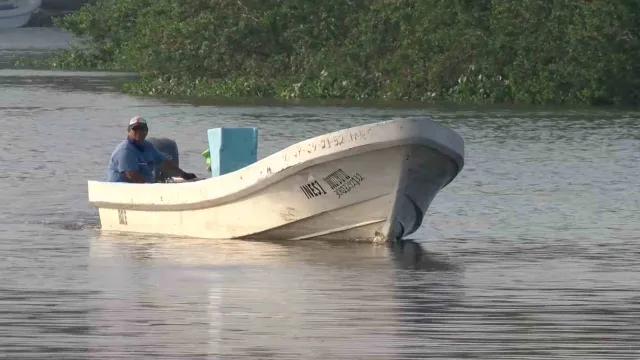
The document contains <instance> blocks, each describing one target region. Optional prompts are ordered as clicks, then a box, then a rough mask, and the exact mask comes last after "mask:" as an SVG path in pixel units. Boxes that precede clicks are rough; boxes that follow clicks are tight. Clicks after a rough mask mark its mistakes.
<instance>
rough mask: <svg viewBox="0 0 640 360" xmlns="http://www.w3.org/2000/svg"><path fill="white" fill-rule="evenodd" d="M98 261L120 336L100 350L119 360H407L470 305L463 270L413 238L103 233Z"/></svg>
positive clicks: (107, 307) (104, 316) (98, 279)
mask: <svg viewBox="0 0 640 360" xmlns="http://www.w3.org/2000/svg"><path fill="white" fill-rule="evenodd" d="M89 263H90V274H91V275H90V276H91V280H92V281H93V282H94V283H96V284H100V286H101V288H102V289H103V290H104V291H105V293H106V294H108V295H109V296H106V297H103V298H101V299H100V300H99V301H100V302H101V303H99V304H94V305H95V306H94V308H96V309H99V310H97V311H95V312H93V315H92V316H93V322H96V323H97V324H95V325H94V326H97V327H99V328H101V329H104V332H106V333H107V334H109V335H111V336H103V337H98V338H96V339H102V340H101V341H99V340H95V341H93V342H92V345H91V348H92V349H94V351H97V353H102V354H104V351H106V349H109V350H108V351H110V352H112V353H111V355H113V356H116V355H118V356H120V355H122V354H124V353H125V352H127V351H129V350H130V349H131V348H130V346H134V345H135V346H136V347H137V348H138V349H140V348H143V349H149V352H153V353H156V354H157V353H161V354H163V355H165V356H168V355H171V356H184V355H185V352H188V354H191V355H194V356H195V355H196V354H198V355H199V356H205V354H206V356H209V358H212V359H213V358H219V357H224V356H225V355H233V356H234V357H240V358H243V357H255V356H257V357H259V358H265V357H278V358H288V357H295V358H304V359H314V358H327V357H330V358H342V357H345V356H347V357H352V356H357V357H360V356H366V357H367V358H379V359H390V358H399V357H405V356H408V355H409V354H414V353H416V352H417V353H424V352H425V351H428V346H429V344H428V341H426V342H425V339H424V338H423V335H424V334H423V333H422V332H421V331H417V330H416V329H419V328H421V327H423V326H425V325H426V326H428V323H429V319H430V318H431V317H432V315H433V314H434V312H437V313H438V315H436V317H438V318H442V313H443V312H446V311H448V310H447V309H449V308H450V307H451V306H452V305H454V304H455V303H456V302H457V301H458V299H457V298H458V297H459V296H460V294H459V291H458V288H459V287H458V286H457V281H458V275H459V274H458V271H459V270H458V269H457V267H455V266H453V265H451V264H450V263H449V262H446V261H443V260H439V259H438V258H437V256H435V255H433V254H428V253H426V252H425V251H424V250H423V249H422V247H421V246H420V245H419V244H418V243H416V242H413V241H410V240H406V241H402V242H400V243H394V244H371V243H355V242H350V243H348V242H312V241H308V242H307V241H303V242H292V241H287V242H274V241H269V242H267V241H242V240H229V241H217V240H216V241H212V240H199V239H177V238H169V237H156V236H145V237H139V238H135V239H134V238H131V237H130V236H126V235H119V234H105V233H102V234H100V235H99V236H97V237H96V238H95V239H94V241H93V242H92V246H91V253H90V259H89ZM438 273H443V274H448V275H447V276H440V275H437V274H438ZM433 274H436V276H433ZM456 274H457V275H456ZM114 335H115V337H114ZM125 345H126V346H125ZM407 345H411V346H407ZM118 349H119V350H118Z"/></svg>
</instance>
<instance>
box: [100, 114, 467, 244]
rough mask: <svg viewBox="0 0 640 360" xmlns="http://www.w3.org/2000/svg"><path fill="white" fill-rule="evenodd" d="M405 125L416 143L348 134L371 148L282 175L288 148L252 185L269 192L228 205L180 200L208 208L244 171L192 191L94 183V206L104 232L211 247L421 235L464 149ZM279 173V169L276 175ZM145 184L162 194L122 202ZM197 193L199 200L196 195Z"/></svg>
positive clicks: (314, 160)
mask: <svg viewBox="0 0 640 360" xmlns="http://www.w3.org/2000/svg"><path fill="white" fill-rule="evenodd" d="M399 124H404V125H405V126H409V127H412V128H414V129H408V130H409V131H408V132H405V133H407V134H408V136H404V137H403V136H400V139H398V136H396V137H394V136H391V138H387V141H384V140H382V141H376V139H371V138H375V137H380V138H384V137H385V134H384V128H377V129H376V128H375V127H371V126H364V127H360V128H354V129H347V130H345V131H349V130H351V132H353V131H354V130H355V132H356V133H360V134H367V135H369V136H368V137H369V140H368V141H361V142H359V143H358V141H355V144H353V145H354V146H351V147H348V148H345V149H343V150H340V151H334V152H328V153H326V154H324V155H325V156H323V155H319V156H316V157H310V159H307V160H304V159H302V160H300V161H298V162H294V163H295V165H289V166H287V164H280V167H278V165H277V160H278V159H279V160H280V161H283V160H284V159H286V157H287V156H285V155H287V154H288V155H289V156H291V154H292V150H293V151H294V152H293V153H295V150H296V148H295V146H294V147H290V148H288V149H285V150H283V151H282V152H281V153H282V154H279V153H276V154H274V155H272V156H276V158H271V159H269V158H267V159H263V160H261V161H264V162H265V165H266V166H267V167H266V168H264V169H265V170H267V171H266V172H268V170H269V169H270V168H269V166H268V164H272V165H273V166H272V167H273V169H271V170H272V172H271V174H268V175H266V176H263V177H262V178H261V180H258V181H255V182H254V183H253V184H254V185H262V186H253V187H251V189H250V190H249V191H244V192H243V191H236V192H231V193H230V194H229V196H227V197H226V198H224V197H220V196H218V197H215V196H210V200H209V201H196V202H191V203H189V200H188V199H186V197H185V198H184V201H183V203H181V202H180V201H179V200H178V199H179V198H180V195H179V193H180V192H183V194H191V195H192V196H193V198H194V199H198V198H199V199H201V200H202V199H204V198H206V197H207V196H206V195H205V193H207V192H208V191H209V190H212V191H214V192H215V191H216V186H224V184H223V181H222V180H224V179H222V178H224V177H229V176H231V175H232V174H235V175H234V176H237V177H240V176H241V173H242V172H244V171H245V169H241V170H239V171H236V172H234V173H231V174H227V175H223V176H221V177H220V179H216V178H212V179H206V180H201V181H198V182H194V183H188V184H150V185H141V184H109V183H101V182H90V184H89V194H90V201H91V202H92V203H94V205H96V206H97V207H98V208H99V214H100V221H101V227H102V230H103V231H125V232H137V233H156V234H168V235H177V236H188V237H200V238H211V239H234V238H244V239H259V240H263V239H264V240H267V239H268V240H305V239H323V240H345V239H349V240H363V241H387V240H392V239H398V238H402V237H405V236H407V235H409V234H411V233H413V232H414V231H416V230H417V229H418V228H419V227H420V225H421V223H422V221H423V217H424V214H425V213H426V212H427V210H428V208H429V206H430V204H431V201H432V200H433V199H434V197H435V196H436V195H437V193H438V192H439V191H440V190H441V189H442V188H443V187H444V186H446V185H447V184H448V183H449V182H450V181H452V180H453V179H454V178H455V177H456V175H457V174H458V173H459V171H460V169H461V167H462V154H461V151H460V150H459V149H456V146H451V147H449V148H448V149H445V148H444V147H442V144H440V146H434V143H433V142H430V141H428V140H429V139H428V136H427V137H420V136H415V135H411V130H416V131H417V130H420V129H421V128H420V126H411V125H415V123H411V122H400V123H399ZM387 125H390V124H387ZM396 125H397V124H396ZM431 125H434V123H431ZM374 126H375V125H374ZM370 129H373V131H372V130H370ZM423 130H425V129H423ZM372 133H373V135H372ZM335 134H338V135H340V134H342V135H343V136H344V135H345V134H346V133H341V132H337V133H334V134H333V135H332V136H329V137H328V139H329V140H327V141H331V139H332V138H333V136H335ZM454 134H455V133H454ZM330 135H331V134H330ZM449 135H451V134H449ZM456 136H457V134H456ZM365 137H366V136H365ZM454 138H455V136H454ZM312 140H313V139H312ZM319 143H320V144H321V143H322V142H321V141H320V142H319ZM336 143H339V141H337V142H336ZM301 144H302V145H304V143H301ZM436 145H437V144H436ZM447 150H450V151H447ZM278 155H279V156H278ZM261 161H259V162H257V163H256V164H253V165H251V166H254V165H258V164H259V163H260V162H261ZM276 168H277V169H279V170H280V171H277V172H275V173H274V172H273V170H274V169H276ZM245 176H250V174H249V173H247V174H245ZM145 186H146V188H145V189H149V188H150V187H156V189H157V191H156V192H155V195H156V196H155V199H154V200H152V199H151V197H153V196H152V195H153V194H154V192H153V191H149V192H148V194H147V195H148V196H147V197H146V199H145V196H144V194H138V198H137V199H136V196H135V193H133V192H132V193H131V196H129V197H126V196H124V197H123V196H122V191H123V189H127V190H128V189H133V188H141V187H145ZM171 190H174V191H173V192H172V191H171ZM198 191H199V192H200V197H198V196H196V195H194V194H195V192H198ZM176 192H178V193H176ZM239 192H240V193H241V194H238V193H239ZM160 193H162V194H164V196H163V195H159V194H160ZM234 195H235V196H234ZM185 196H186V195H185ZM92 197H93V200H92ZM171 197H172V198H173V200H172V201H170V200H169V198H171ZM118 198H120V200H117V199H118ZM107 199H112V202H109V203H108V202H106V201H107ZM165 199H166V200H167V201H165V203H164V204H163V203H162V202H163V201H164V200H165ZM154 201H155V203H154Z"/></svg>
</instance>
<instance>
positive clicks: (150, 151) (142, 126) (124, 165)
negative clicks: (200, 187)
mask: <svg viewBox="0 0 640 360" xmlns="http://www.w3.org/2000/svg"><path fill="white" fill-rule="evenodd" d="M148 132H149V127H148V126H147V121H146V120H145V119H144V118H142V117H140V116H135V117H133V118H131V120H129V126H128V127H127V139H126V140H124V141H123V142H121V143H120V144H118V146H116V148H115V150H113V153H112V154H111V159H109V169H108V179H107V181H110V182H130V183H150V182H153V171H154V169H155V168H156V167H161V168H162V169H163V170H168V172H173V173H178V174H181V176H180V177H182V178H183V179H185V180H192V179H195V178H196V176H195V175H194V174H192V173H188V172H185V171H183V170H182V169H180V168H179V167H177V166H175V165H174V164H173V163H172V162H171V161H169V160H168V159H167V158H166V157H165V156H164V155H163V154H162V153H161V152H159V151H158V149H156V148H155V146H153V144H152V143H150V142H148V141H146V140H145V138H146V137H147V134H148Z"/></svg>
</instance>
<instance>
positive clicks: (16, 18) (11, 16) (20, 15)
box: [0, 0, 42, 29]
mask: <svg viewBox="0 0 640 360" xmlns="http://www.w3.org/2000/svg"><path fill="white" fill-rule="evenodd" d="M41 2H42V0H9V1H2V0H0V29H12V28H20V27H23V26H25V25H27V23H28V22H29V20H30V19H31V15H32V14H33V12H34V11H35V10H37V9H38V8H39V7H40V4H41Z"/></svg>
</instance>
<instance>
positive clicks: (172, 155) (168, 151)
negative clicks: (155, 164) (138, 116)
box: [147, 138, 180, 182]
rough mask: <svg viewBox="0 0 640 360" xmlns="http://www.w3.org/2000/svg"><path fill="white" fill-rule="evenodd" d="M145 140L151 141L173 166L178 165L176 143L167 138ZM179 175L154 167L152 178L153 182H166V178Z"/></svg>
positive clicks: (178, 158)
mask: <svg viewBox="0 0 640 360" xmlns="http://www.w3.org/2000/svg"><path fill="white" fill-rule="evenodd" d="M147 141H148V142H150V143H152V144H153V146H155V147H156V149H158V151H160V152H161V153H162V154H163V155H164V156H166V157H167V159H169V160H170V161H171V162H173V164H174V165H175V166H178V167H179V166H180V157H179V155H178V144H177V143H176V142H175V141H173V140H171V139H168V138H147ZM174 176H180V174H178V173H173V172H169V173H165V172H164V171H162V170H160V169H154V171H153V179H154V181H155V182H166V181H167V180H168V179H170V178H172V177H174Z"/></svg>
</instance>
